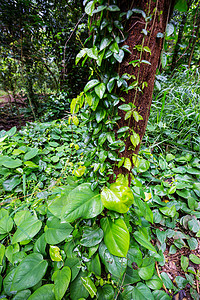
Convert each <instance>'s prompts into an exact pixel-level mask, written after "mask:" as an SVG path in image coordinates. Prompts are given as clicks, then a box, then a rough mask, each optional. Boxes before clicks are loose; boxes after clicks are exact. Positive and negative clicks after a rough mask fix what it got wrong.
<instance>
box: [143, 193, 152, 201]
mask: <svg viewBox="0 0 200 300" xmlns="http://www.w3.org/2000/svg"><path fill="white" fill-rule="evenodd" d="M144 194H145V199H144V201H149V200H150V199H151V193H146V192H144Z"/></svg>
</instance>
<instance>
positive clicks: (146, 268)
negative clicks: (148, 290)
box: [138, 257, 155, 280]
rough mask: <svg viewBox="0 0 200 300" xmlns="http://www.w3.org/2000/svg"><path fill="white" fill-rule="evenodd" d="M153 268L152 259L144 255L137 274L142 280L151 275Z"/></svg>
mask: <svg viewBox="0 0 200 300" xmlns="http://www.w3.org/2000/svg"><path fill="white" fill-rule="evenodd" d="M154 269H155V261H154V259H152V258H149V257H146V258H144V260H143V262H142V266H141V267H140V269H139V270H138V274H139V276H140V277H141V278H142V279H143V280H149V279H151V277H152V276H153V273H154Z"/></svg>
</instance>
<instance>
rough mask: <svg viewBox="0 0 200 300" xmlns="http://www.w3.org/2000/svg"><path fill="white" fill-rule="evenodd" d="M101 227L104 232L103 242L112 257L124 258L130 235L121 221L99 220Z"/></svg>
mask: <svg viewBox="0 0 200 300" xmlns="http://www.w3.org/2000/svg"><path fill="white" fill-rule="evenodd" d="M101 227H102V229H103V232H104V242H105V244H106V246H107V248H108V250H109V252H110V253H111V254H112V255H116V256H119V257H126V255H127V252H128V249H129V243H130V235H129V231H128V229H127V227H126V224H125V222H124V220H123V219H115V220H114V221H112V220H111V219H110V218H103V219H101Z"/></svg>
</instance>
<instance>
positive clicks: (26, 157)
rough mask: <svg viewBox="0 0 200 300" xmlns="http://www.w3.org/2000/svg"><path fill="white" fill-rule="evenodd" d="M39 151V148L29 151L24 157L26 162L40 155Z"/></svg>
mask: <svg viewBox="0 0 200 300" xmlns="http://www.w3.org/2000/svg"><path fill="white" fill-rule="evenodd" d="M38 151H39V149H37V148H32V149H31V150H30V151H28V152H27V153H26V154H25V155H24V160H30V159H32V158H33V157H35V156H36V155H37V154H38Z"/></svg>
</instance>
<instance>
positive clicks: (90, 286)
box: [81, 277, 97, 298]
mask: <svg viewBox="0 0 200 300" xmlns="http://www.w3.org/2000/svg"><path fill="white" fill-rule="evenodd" d="M81 281H82V284H83V286H84V287H85V288H86V290H87V291H88V292H89V294H90V296H91V297H92V298H94V296H95V295H96V293H97V288H96V286H95V284H94V282H93V281H92V280H91V279H90V277H81Z"/></svg>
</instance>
